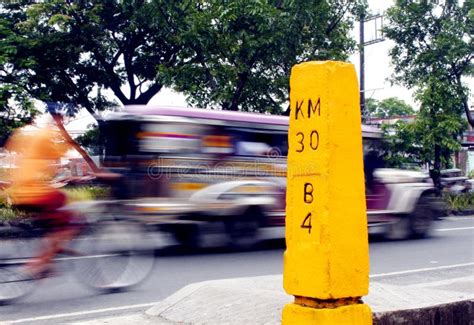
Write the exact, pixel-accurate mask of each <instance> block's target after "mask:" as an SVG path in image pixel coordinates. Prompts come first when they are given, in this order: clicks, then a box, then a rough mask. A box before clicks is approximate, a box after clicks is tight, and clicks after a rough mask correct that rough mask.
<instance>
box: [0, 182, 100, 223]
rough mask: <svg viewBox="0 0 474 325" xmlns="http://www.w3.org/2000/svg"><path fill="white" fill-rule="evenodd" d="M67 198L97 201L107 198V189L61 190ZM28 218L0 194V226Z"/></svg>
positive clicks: (75, 188) (70, 199) (73, 200)
mask: <svg viewBox="0 0 474 325" xmlns="http://www.w3.org/2000/svg"><path fill="white" fill-rule="evenodd" d="M61 190H62V191H64V192H65V193H66V195H67V197H68V202H69V203H71V202H77V201H89V200H99V199H104V198H107V197H108V195H109V189H108V188H105V187H100V186H80V187H66V188H63V189H61ZM28 217H30V216H29V215H28V213H26V212H24V211H21V210H18V209H15V208H14V207H12V206H11V205H9V204H8V203H7V201H6V197H5V196H3V195H2V193H1V192H0V224H2V223H9V222H11V221H12V220H18V219H25V218H28Z"/></svg>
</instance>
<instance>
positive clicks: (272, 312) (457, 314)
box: [86, 266, 474, 324]
mask: <svg viewBox="0 0 474 325" xmlns="http://www.w3.org/2000/svg"><path fill="white" fill-rule="evenodd" d="M423 279H425V280H424V281H423ZM363 300H364V302H365V303H367V304H369V306H370V307H371V308H372V311H373V312H374V323H375V324H474V268H473V267H472V266H471V267H466V268H463V269H462V270H461V271H459V270H456V271H453V270H443V271H441V272H435V273H430V274H424V275H423V276H420V274H408V275H403V276H390V275H389V276H386V277H381V278H376V279H371V283H370V294H369V295H368V296H366V297H364V299H363ZM292 301H293V297H292V296H289V295H287V294H286V293H285V292H284V291H283V289H282V276H281V275H273V276H261V277H251V278H237V279H226V280H217V281H205V282H199V283H194V284H191V285H188V286H186V287H184V288H183V289H181V290H179V291H177V292H176V293H175V294H173V295H171V296H169V297H168V298H166V299H165V300H163V301H161V302H160V303H159V304H158V305H156V306H154V307H153V308H151V309H149V310H148V311H147V312H146V314H145V315H129V316H122V317H117V318H108V319H102V320H96V321H90V322H86V323H87V324H131V323H134V324H279V323H280V320H281V313H282V308H283V306H284V305H285V304H287V303H290V302H292Z"/></svg>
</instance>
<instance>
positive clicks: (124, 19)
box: [0, 0, 197, 114]
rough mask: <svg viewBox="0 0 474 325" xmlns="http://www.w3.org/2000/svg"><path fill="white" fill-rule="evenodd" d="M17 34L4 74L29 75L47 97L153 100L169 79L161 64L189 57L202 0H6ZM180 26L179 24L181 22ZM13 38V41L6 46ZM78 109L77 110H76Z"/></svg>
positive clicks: (91, 104)
mask: <svg viewBox="0 0 474 325" xmlns="http://www.w3.org/2000/svg"><path fill="white" fill-rule="evenodd" d="M0 3H1V7H0V19H1V20H2V21H4V22H8V23H7V24H5V25H6V29H7V30H8V32H9V35H8V37H7V39H6V40H5V42H2V43H1V45H0V56H2V55H3V54H4V53H5V52H14V53H13V54H14V55H11V56H10V57H9V60H7V61H6V63H5V64H4V65H3V68H4V69H3V70H4V71H5V66H6V65H7V66H8V68H9V69H8V71H7V72H5V73H4V74H2V75H1V78H2V80H1V81H2V82H3V81H4V79H11V80H15V79H16V80H17V81H18V80H21V85H23V87H24V90H25V91H26V92H27V93H28V94H29V95H30V96H32V97H33V98H36V99H39V100H42V101H46V102H48V101H52V102H63V103H73V104H74V106H71V107H75V108H74V110H77V109H78V108H80V107H83V108H85V109H87V110H88V111H89V112H90V113H91V114H95V113H96V112H97V111H99V110H102V109H105V108H108V107H110V106H111V105H113V103H110V102H109V101H108V100H107V99H106V97H105V96H104V95H103V91H102V90H103V89H108V90H111V91H112V92H113V94H114V95H115V97H116V98H117V99H118V100H119V101H120V102H121V103H122V104H124V105H127V104H146V103H148V102H149V100H150V99H151V98H152V97H153V96H154V95H155V94H157V93H158V92H159V91H160V90H161V88H162V87H163V85H164V84H163V81H162V80H161V78H160V74H159V71H160V69H166V68H169V67H172V66H176V65H179V64H182V63H183V60H184V58H185V57H186V55H184V53H183V49H184V47H183V45H182V42H181V33H182V30H185V29H186V28H187V26H188V23H187V22H188V19H189V16H190V14H189V13H190V12H192V11H193V10H195V6H196V5H197V2H196V1H180V2H178V1H166V0H154V1H144V0H143V1H133V0H128V1H113V0H105V1H62V0H52V1H45V2H31V1H18V2H16V1H15V2H12V1H7V0H3V1H1V2H0ZM172 26H179V27H178V28H174V27H172ZM6 45H8V46H6ZM72 113H74V112H72Z"/></svg>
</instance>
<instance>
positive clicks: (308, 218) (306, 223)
mask: <svg viewBox="0 0 474 325" xmlns="http://www.w3.org/2000/svg"><path fill="white" fill-rule="evenodd" d="M301 228H303V229H308V234H310V233H311V228H312V226H311V212H310V213H308V214H307V215H306V218H304V220H303V223H302V224H301Z"/></svg>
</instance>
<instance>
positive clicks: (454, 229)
mask: <svg viewBox="0 0 474 325" xmlns="http://www.w3.org/2000/svg"><path fill="white" fill-rule="evenodd" d="M467 229H474V227H461V228H444V229H435V231H456V230H467Z"/></svg>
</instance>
